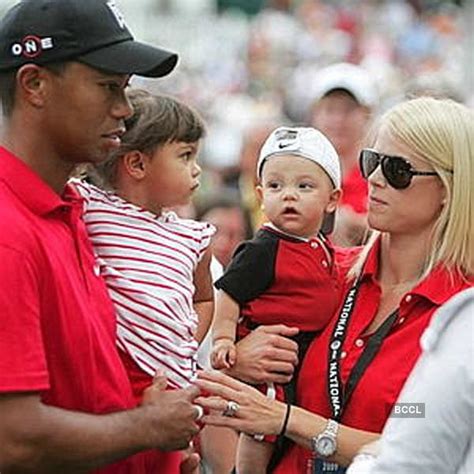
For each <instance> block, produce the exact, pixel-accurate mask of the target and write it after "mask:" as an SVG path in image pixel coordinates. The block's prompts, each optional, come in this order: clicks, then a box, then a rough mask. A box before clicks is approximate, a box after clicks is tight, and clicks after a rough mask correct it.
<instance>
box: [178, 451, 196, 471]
mask: <svg viewBox="0 0 474 474" xmlns="http://www.w3.org/2000/svg"><path fill="white" fill-rule="evenodd" d="M199 461H200V457H199V454H197V453H189V454H188V453H187V454H185V455H184V458H183V460H182V461H181V464H180V466H179V472H180V474H199V472H200V471H199Z"/></svg>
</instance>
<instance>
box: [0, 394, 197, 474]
mask: <svg viewBox="0 0 474 474" xmlns="http://www.w3.org/2000/svg"><path fill="white" fill-rule="evenodd" d="M198 393H199V390H198V389H197V388H195V387H193V388H188V389H186V390H175V391H155V392H154V393H153V394H152V395H151V396H150V397H149V398H148V402H147V404H146V405H143V406H141V407H138V408H135V409H132V410H127V411H122V412H117V413H113V414H108V415H92V414H86V413H80V412H72V411H68V410H63V409H60V408H56V407H51V406H48V405H44V404H43V403H42V402H41V400H40V397H39V395H38V394H34V393H28V394H21V393H16V394H2V395H0V420H2V421H1V423H0V470H1V472H2V473H3V474H8V473H15V472H22V473H28V472H31V473H38V472H58V473H64V472H68V473H71V474H72V473H76V472H77V473H81V472H88V471H90V470H92V469H96V468H98V467H101V466H104V465H106V464H110V463H112V462H114V461H117V460H119V459H122V458H125V457H128V456H130V455H132V454H135V453H137V452H139V451H143V450H146V449H151V448H159V449H161V450H174V449H183V448H185V447H187V446H188V444H189V441H190V440H191V438H192V436H194V435H195V434H196V433H197V432H198V431H199V428H198V426H197V425H196V423H195V418H196V416H197V412H196V408H195V407H194V406H193V405H192V402H193V400H194V398H195V397H196V396H197V395H198Z"/></svg>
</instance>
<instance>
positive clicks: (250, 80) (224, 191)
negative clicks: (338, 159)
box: [0, 0, 474, 264]
mask: <svg viewBox="0 0 474 474" xmlns="http://www.w3.org/2000/svg"><path fill="white" fill-rule="evenodd" d="M12 3H15V2H14V1H9V0H0V14H2V13H3V10H5V9H6V8H7V7H8V6H9V5H10V4H12ZM117 3H118V4H119V5H120V6H121V8H122V10H123V11H124V14H125V16H126V18H127V19H128V23H129V26H130V28H131V29H132V31H133V32H134V34H135V35H136V36H137V37H138V38H139V39H142V40H145V41H148V42H153V43H155V44H158V45H162V46H165V47H167V48H170V49H172V50H174V51H176V52H178V53H179V55H180V65H179V67H178V69H177V70H176V71H175V72H174V73H173V74H172V75H171V76H170V77H169V78H165V79H162V80H160V81H149V82H148V81H146V80H144V79H138V78H137V79H134V80H133V81H132V85H133V86H135V87H141V88H146V89H148V90H150V91H151V92H155V93H168V94H172V95H174V96H177V97H178V98H181V99H182V100H184V101H185V102H186V103H188V104H190V105H192V106H194V107H195V108H196V109H197V110H198V111H199V112H201V114H202V115H203V116H204V118H205V120H206V122H207V124H208V134H207V138H206V140H205V143H204V146H203V149H202V151H201V155H200V164H201V166H202V167H203V176H202V185H201V188H200V190H199V193H198V195H197V196H196V201H195V208H193V209H182V210H180V213H181V214H183V215H184V216H186V215H187V216H190V217H196V216H197V217H201V216H202V215H206V214H207V212H208V211H210V210H214V209H215V208H216V207H217V208H219V209H220V210H221V211H222V209H224V211H222V212H220V211H217V214H219V212H220V214H219V216H218V218H217V219H216V222H215V223H217V224H219V219H220V217H221V214H222V215H225V216H226V218H228V220H229V221H232V222H233V225H234V228H233V229H230V230H229V231H228V234H229V235H227V236H226V237H225V239H226V242H227V243H223V244H222V245H223V247H225V246H226V245H227V246H228V247H229V248H231V247H233V246H234V245H235V242H234V240H235V241H239V240H241V239H242V238H244V237H248V236H249V235H250V234H251V233H252V231H253V230H254V229H255V227H256V226H257V225H258V224H259V222H260V220H261V216H260V215H259V206H258V203H256V202H255V197H254V196H253V191H252V190H253V185H254V182H255V163H256V160H257V157H258V151H259V147H260V145H261V144H262V143H263V140H264V139H265V137H266V136H267V135H268V133H269V131H270V130H271V129H273V128H275V126H278V125H284V124H288V125H289V124H299V125H305V124H306V125H313V126H316V127H317V128H321V129H322V130H323V132H325V133H327V134H328V135H329V138H330V139H331V140H333V141H334V140H335V138H334V137H331V136H330V135H331V133H330V132H328V131H327V130H325V129H324V126H323V124H322V122H321V119H320V118H318V113H317V111H315V103H316V102H317V101H319V100H320V99H321V87H322V88H323V89H324V87H326V86H325V85H324V84H323V85H321V71H322V70H323V69H324V68H325V67H326V66H328V65H331V64H333V63H339V62H346V63H353V64H357V65H360V66H361V68H362V71H363V74H364V75H365V78H363V79H358V78H353V77H352V76H351V73H348V74H349V76H351V77H349V78H348V80H349V82H351V81H352V82H351V84H352V85H353V86H354V81H355V86H354V87H355V88H356V89H357V88H359V89H360V90H362V91H365V94H366V95H367V97H368V98H367V97H365V99H364V98H361V97H355V99H356V100H357V101H358V102H362V103H359V104H358V105H362V106H364V107H366V109H367V110H366V111H367V116H368V117H367V118H368V120H367V122H369V121H371V120H373V118H374V117H376V116H377V115H378V114H379V113H380V112H382V111H384V110H385V109H386V108H388V107H389V106H391V105H393V104H394V103H396V102H397V101H399V100H402V99H403V98H406V97H413V96H416V95H420V94H427V93H428V94H431V95H436V96H443V97H445V96H448V97H451V98H453V99H455V100H457V101H460V102H463V103H466V104H468V105H470V106H474V87H473V85H474V71H473V69H474V66H473V64H474V57H473V56H474V53H473V50H474V40H473V32H472V24H473V20H474V18H473V17H474V7H473V3H474V2H472V1H471V0H464V1H462V0H458V1H454V0H453V1H448V0H444V1H441V0H344V1H343V0H340V1H338V0H326V1H324V0H118V1H117ZM323 76H324V75H323ZM325 80H326V81H327V80H328V79H327V78H326V79H325ZM361 80H362V82H360V81H361ZM364 80H365V82H364ZM329 82H331V79H329ZM349 89H350V87H349ZM323 92H324V91H323ZM350 92H351V93H352V95H356V96H357V90H356V91H355V92H356V93H355V94H354V91H353V90H352V91H350ZM346 118H347V117H346ZM351 120H352V122H354V120H353V119H349V121H348V123H346V124H344V123H343V124H342V125H341V127H342V129H343V130H345V131H346V132H347V133H345V135H346V136H345V139H346V141H347V140H349V139H350V140H351V141H352V144H351V145H352V148H353V150H352V152H351V153H356V150H358V149H359V148H360V145H361V143H359V142H361V141H362V140H365V136H366V132H367V130H368V129H369V123H364V124H363V127H361V128H362V130H359V131H358V132H357V133H356V132H354V136H353V137H350V136H349V132H350V131H349V130H348V127H349V125H348V124H350V123H351ZM334 144H335V146H336V149H338V152H340V153H344V152H343V151H341V149H339V147H338V146H337V144H336V143H334ZM342 146H343V145H342V144H341V147H342ZM342 158H343V157H342ZM342 161H343V167H344V159H342ZM352 161H354V159H353V158H352ZM343 171H344V170H343ZM219 206H220V207H219ZM241 207H242V208H243V209H244V210H245V213H244V214H243V213H242V212H241V209H240V208H241ZM225 209H231V211H229V212H227V211H226V210H225ZM363 211H364V209H362V210H361V209H355V212H356V214H357V213H359V214H363ZM232 213H233V214H232ZM215 214H216V212H214V213H213V214H212V218H215ZM230 214H232V215H233V217H232V219H231V218H229V217H228V216H229V215H230ZM237 215H238V217H235V216H237ZM237 220H238V221H237ZM216 240H218V239H216ZM355 241H357V239H355ZM340 243H347V244H349V243H354V240H352V241H350V239H349V241H347V242H343V241H341V242H340ZM223 253H225V252H224V251H223ZM226 259H227V257H224V256H223V257H222V258H221V260H226ZM222 263H224V264H225V263H226V262H225V261H223V262H222Z"/></svg>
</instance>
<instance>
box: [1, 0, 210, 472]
mask: <svg viewBox="0 0 474 474" xmlns="http://www.w3.org/2000/svg"><path fill="white" fill-rule="evenodd" d="M176 63H177V56H176V55H175V54H174V53H171V52H168V51H165V50H162V49H158V48H155V47H152V46H148V45H145V44H142V43H139V42H136V41H135V40H134V39H133V37H132V35H131V33H130V32H129V30H128V29H127V27H126V25H125V22H124V18H123V16H122V15H121V13H120V11H119V10H118V8H117V6H116V4H115V2H113V1H107V2H106V1H105V0H24V1H22V2H20V3H19V4H17V5H16V6H14V7H13V8H12V9H11V10H9V12H8V13H7V14H6V16H5V17H4V18H3V19H2V21H1V22H0V98H1V103H2V113H3V116H4V128H3V131H2V137H1V142H0V143H1V144H2V146H1V147H0V159H1V162H2V166H1V167H0V220H1V222H2V232H1V233H0V260H1V262H2V263H1V265H0V312H1V324H0V420H1V422H0V471H1V472H3V473H8V472H25V473H26V472H31V473H37V472H60V473H66V472H67V473H68V474H72V473H76V472H77V473H79V472H80V473H84V472H92V471H94V472H96V473H99V472H100V473H101V474H105V473H110V474H112V473H113V474H147V472H148V471H147V469H146V462H147V460H148V459H150V457H153V456H155V451H156V448H159V449H161V450H176V449H184V448H186V447H187V446H188V445H189V442H190V440H191V438H192V437H193V436H194V435H195V434H196V433H197V432H198V431H199V427H198V425H197V423H196V421H197V418H198V417H199V414H200V413H201V410H200V409H199V408H198V407H196V406H195V405H194V404H193V400H194V398H195V397H196V396H197V395H198V393H199V390H198V388H196V387H190V388H186V389H182V390H176V391H173V392H170V391H164V390H163V389H162V388H163V383H162V381H161V380H160V383H159V384H155V385H153V386H151V387H150V388H149V389H148V390H147V392H146V394H145V397H144V401H143V403H142V405H141V406H139V407H137V406H136V403H135V401H134V398H133V395H132V390H131V386H130V382H129V380H128V377H127V374H126V372H125V368H124V366H123V365H122V363H121V360H120V358H119V354H118V352H117V349H116V346H115V333H116V320H115V312H114V309H113V305H112V302H111V300H110V298H109V297H108V295H107V290H106V287H105V283H104V281H103V280H102V278H101V277H100V268H99V266H98V264H97V261H96V259H95V257H94V254H93V251H92V247H91V244H90V242H89V240H88V238H87V234H86V230H85V227H84V223H83V221H82V206H83V202H82V200H81V199H80V197H79V195H78V194H77V193H76V192H75V191H74V189H72V188H71V187H70V186H68V185H66V182H67V179H68V176H69V175H70V173H71V172H72V171H73V169H74V168H75V166H76V165H77V164H78V163H82V162H90V163H98V162H100V161H101V160H103V159H104V158H105V157H106V156H107V154H108V153H109V152H110V151H111V150H112V149H114V148H116V147H117V146H119V145H120V136H121V135H122V134H123V132H124V120H125V119H126V118H127V117H129V116H130V115H131V113H132V109H131V106H130V104H129V102H128V100H127V98H126V96H125V88H126V86H127V84H128V81H129V78H130V75H131V74H134V73H137V74H141V75H144V76H149V77H160V76H164V75H167V74H168V73H170V72H171V71H172V70H173V68H174V67H175V65H176ZM197 461H198V460H197V459H196V457H194V458H191V461H190V462H189V463H188V464H186V465H185V467H186V469H187V470H186V472H192V471H194V470H195V465H196V463H197ZM183 469H184V467H183ZM183 472H184V471H183Z"/></svg>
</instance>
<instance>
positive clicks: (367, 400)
mask: <svg viewBox="0 0 474 474" xmlns="http://www.w3.org/2000/svg"><path fill="white" fill-rule="evenodd" d="M378 255H379V244H377V245H375V246H374V248H373V249H372V251H371V253H370V254H369V257H368V259H367V262H366V265H365V268H364V272H363V276H362V280H361V285H360V290H359V294H358V296H357V300H356V303H355V307H354V311H353V314H352V316H351V319H350V322H349V325H348V328H347V337H346V340H345V342H344V345H343V347H342V352H341V361H340V367H341V377H342V382H343V383H344V384H345V383H346V381H347V378H348V376H349V374H350V371H351V370H352V368H353V367H354V365H355V363H356V362H357V360H358V358H359V357H360V355H361V353H362V351H363V350H364V348H365V346H366V343H367V340H368V339H369V337H370V336H367V335H365V336H363V335H362V334H363V333H364V330H365V328H366V327H368V326H369V324H370V323H371V322H372V320H373V318H374V317H375V314H376V312H377V307H378V303H379V299H380V293H381V289H380V286H379V285H378V283H377V282H376V281H375V276H376V274H377V267H378ZM469 286H472V282H471V283H470V284H469V283H466V282H464V281H462V279H461V278H457V277H455V276H453V275H452V274H450V273H449V272H448V271H447V270H446V269H443V268H438V269H435V270H434V271H433V272H432V273H431V274H430V275H429V276H428V277H427V278H426V279H425V280H423V281H422V282H421V283H420V284H419V285H418V286H417V287H416V288H414V289H413V290H412V291H410V292H409V293H407V294H406V295H405V296H404V297H403V299H402V301H401V304H400V309H399V314H398V319H397V321H396V323H395V325H394V327H393V328H392V330H391V332H390V333H389V335H388V336H387V338H386V339H385V340H384V343H383V345H382V347H381V349H380V352H379V353H378V354H377V356H376V357H375V359H374V360H373V361H372V362H371V364H370V365H369V367H368V369H367V370H366V371H365V373H364V375H363V376H362V378H361V379H360V381H359V383H358V385H357V386H356V388H355V389H354V392H353V394H352V397H351V398H350V400H349V402H348V404H347V405H346V407H345V410H344V414H343V417H342V420H341V423H342V424H344V425H347V426H350V427H353V428H358V429H361V430H367V431H374V432H381V431H382V428H383V426H384V424H385V422H386V420H387V417H388V416H389V414H390V411H391V409H392V406H393V404H394V403H395V401H396V400H397V397H398V394H399V393H400V391H401V389H402V387H403V384H404V383H405V381H406V379H407V377H408V375H409V374H410V372H411V370H412V368H413V366H414V364H415V362H416V361H417V359H418V357H419V355H420V352H421V349H420V345H419V339H420V337H421V335H422V333H423V331H424V330H425V328H426V327H427V326H428V323H429V321H430V318H431V316H432V315H433V313H434V311H435V310H436V309H438V308H439V306H440V305H442V304H443V303H444V302H446V301H447V300H448V299H449V298H451V296H453V295H454V294H455V293H457V292H459V291H461V290H462V289H464V288H467V287H469ZM336 320H337V317H335V318H334V320H333V322H332V323H331V324H329V325H328V326H327V328H326V329H325V330H324V331H323V333H322V334H321V336H320V337H318V338H316V339H315V340H314V342H313V343H312V345H311V346H310V347H309V349H308V352H307V353H306V358H305V359H304V361H303V365H302V368H301V371H300V375H299V379H298V388H297V399H298V402H297V404H298V406H301V407H302V408H305V409H307V410H309V411H311V412H314V413H317V414H319V415H322V416H324V417H326V418H330V417H331V415H332V413H331V408H330V404H329V401H328V396H327V377H326V376H327V370H326V368H327V360H328V346H329V340H330V337H331V335H332V331H333V328H334V324H335V323H336ZM316 434H317V433H315V435H316ZM310 457H311V453H310V451H308V450H306V449H304V448H302V447H299V446H296V445H292V446H291V448H290V449H289V450H288V452H287V454H286V455H285V457H284V458H283V460H282V461H281V462H280V464H279V465H278V467H277V468H276V470H275V471H274V472H275V473H278V474H292V473H294V474H297V473H298V474H299V473H303V472H306V466H307V464H308V460H309V459H310Z"/></svg>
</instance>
